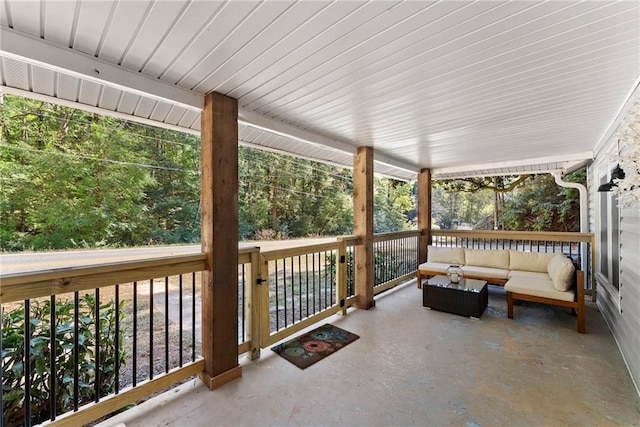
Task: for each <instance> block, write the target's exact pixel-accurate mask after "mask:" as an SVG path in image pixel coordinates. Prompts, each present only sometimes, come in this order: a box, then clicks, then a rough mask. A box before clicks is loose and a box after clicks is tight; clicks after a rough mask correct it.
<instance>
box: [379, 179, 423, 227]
mask: <svg viewBox="0 0 640 427" xmlns="http://www.w3.org/2000/svg"><path fill="white" fill-rule="evenodd" d="M415 206H416V202H415V196H414V195H413V185H412V184H411V183H404V182H401V181H394V180H390V179H382V178H375V180H374V195H373V230H374V232H375V233H388V232H395V231H404V230H410V229H412V228H415V226H414V225H413V224H412V223H411V221H410V216H411V213H412V212H414V210H415Z"/></svg>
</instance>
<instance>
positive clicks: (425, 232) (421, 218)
mask: <svg viewBox="0 0 640 427" xmlns="http://www.w3.org/2000/svg"><path fill="white" fill-rule="evenodd" d="M418 231H420V237H419V239H420V241H419V246H418V264H422V263H423V262H427V245H429V244H430V243H431V170H429V169H422V170H421V171H420V173H419V174H418ZM421 285H422V284H421V283H420V279H418V287H421Z"/></svg>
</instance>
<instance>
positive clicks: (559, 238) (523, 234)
mask: <svg viewBox="0 0 640 427" xmlns="http://www.w3.org/2000/svg"><path fill="white" fill-rule="evenodd" d="M431 235H432V236H450V237H458V238H463V237H466V238H474V237H475V238H483V239H501V240H537V241H549V242H586V243H591V242H592V241H593V233H572V232H559V231H494V230H431Z"/></svg>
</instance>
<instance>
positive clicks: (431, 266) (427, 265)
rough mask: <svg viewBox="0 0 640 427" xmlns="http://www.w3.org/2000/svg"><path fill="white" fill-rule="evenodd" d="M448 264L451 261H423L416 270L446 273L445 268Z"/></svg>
mask: <svg viewBox="0 0 640 427" xmlns="http://www.w3.org/2000/svg"><path fill="white" fill-rule="evenodd" d="M450 265H451V263H448V262H424V263H422V264H420V265H419V266H418V270H420V271H428V272H430V273H442V274H447V268H449V266H450Z"/></svg>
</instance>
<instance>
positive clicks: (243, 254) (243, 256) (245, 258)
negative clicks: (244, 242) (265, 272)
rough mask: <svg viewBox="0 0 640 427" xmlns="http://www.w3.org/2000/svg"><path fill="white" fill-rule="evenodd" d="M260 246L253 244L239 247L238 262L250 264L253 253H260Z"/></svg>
mask: <svg viewBox="0 0 640 427" xmlns="http://www.w3.org/2000/svg"><path fill="white" fill-rule="evenodd" d="M259 252H260V248H259V247H257V246H252V247H250V248H239V249H238V264H249V263H250V262H251V254H254V253H259Z"/></svg>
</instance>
